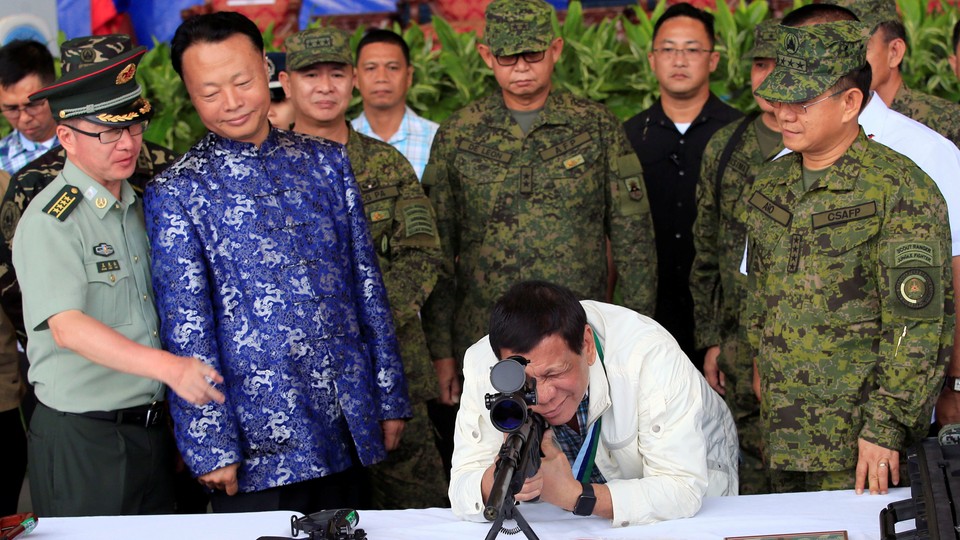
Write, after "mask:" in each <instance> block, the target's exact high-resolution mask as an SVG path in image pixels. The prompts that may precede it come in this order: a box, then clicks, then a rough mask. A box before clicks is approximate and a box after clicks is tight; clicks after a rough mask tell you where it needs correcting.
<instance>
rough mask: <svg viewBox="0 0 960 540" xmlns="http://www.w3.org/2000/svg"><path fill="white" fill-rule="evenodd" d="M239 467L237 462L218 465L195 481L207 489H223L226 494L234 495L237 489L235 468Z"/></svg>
mask: <svg viewBox="0 0 960 540" xmlns="http://www.w3.org/2000/svg"><path fill="white" fill-rule="evenodd" d="M239 467H240V464H239V463H233V464H230V465H227V466H226V467H220V468H219V469H214V470H212V471H210V472H208V473H207V474H205V475H203V476H201V477H200V478H197V481H198V482H200V483H201V484H203V485H204V486H206V487H207V488H209V489H215V490H219V491H223V492H226V494H227V495H236V494H237V491H238V489H239V485H238V484H237V468H239Z"/></svg>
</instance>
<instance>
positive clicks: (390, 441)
mask: <svg viewBox="0 0 960 540" xmlns="http://www.w3.org/2000/svg"><path fill="white" fill-rule="evenodd" d="M405 424H406V420H402V419H394V420H384V421H382V422H380V429H382V430H383V445H384V446H386V447H387V452H390V451H391V450H396V449H397V447H398V446H400V437H401V435H403V426H404V425H405Z"/></svg>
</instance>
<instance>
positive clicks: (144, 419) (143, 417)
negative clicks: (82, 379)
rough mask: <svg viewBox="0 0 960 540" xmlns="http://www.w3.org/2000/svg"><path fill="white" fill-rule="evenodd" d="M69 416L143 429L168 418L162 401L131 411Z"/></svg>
mask: <svg viewBox="0 0 960 540" xmlns="http://www.w3.org/2000/svg"><path fill="white" fill-rule="evenodd" d="M67 414H72V415H74V416H83V417H84V418H92V419H94V420H103V421H105V422H113V423H115V424H136V425H139V426H143V427H152V426H156V425H158V424H160V422H161V421H162V420H163V419H164V417H165V416H166V407H165V406H164V403H163V402H162V401H154V402H153V403H151V404H150V405H141V406H139V407H130V408H129V409H120V410H119V411H89V412H82V413H67Z"/></svg>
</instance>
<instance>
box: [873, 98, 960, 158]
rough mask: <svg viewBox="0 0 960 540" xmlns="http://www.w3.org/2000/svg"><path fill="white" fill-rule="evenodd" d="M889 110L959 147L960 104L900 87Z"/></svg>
mask: <svg viewBox="0 0 960 540" xmlns="http://www.w3.org/2000/svg"><path fill="white" fill-rule="evenodd" d="M890 108H891V109H893V110H895V111H897V112H898V113H900V114H902V115H904V116H909V117H910V118H913V119H914V120H916V121H917V122H920V123H921V124H924V125H925V126H927V127H929V128H930V129H932V130H934V131H936V132H937V133H939V134H940V135H943V136H944V137H946V138H947V139H950V141H951V142H952V143H953V144H956V145H958V146H960V104H957V103H954V102H952V101H948V100H946V99H943V98H940V97H937V96H931V95H930V94H924V93H923V92H918V91H916V90H911V89H909V88H907V87H906V86H904V85H900V89H899V90H897V93H896V95H894V96H893V102H891V103H890Z"/></svg>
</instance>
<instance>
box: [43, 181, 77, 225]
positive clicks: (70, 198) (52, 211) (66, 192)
mask: <svg viewBox="0 0 960 540" xmlns="http://www.w3.org/2000/svg"><path fill="white" fill-rule="evenodd" d="M79 202H80V190H79V189H77V188H76V187H74V186H64V187H63V189H61V190H60V191H58V192H57V194H56V195H54V196H53V199H52V200H51V201H50V202H49V203H48V204H47V205H46V206H44V207H43V212H44V213H45V214H49V215H51V216H53V217H55V218H57V219H59V220H60V221H66V219H67V216H69V215H70V213H71V212H73V211H74V210H75V209H76V208H77V203H79Z"/></svg>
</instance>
